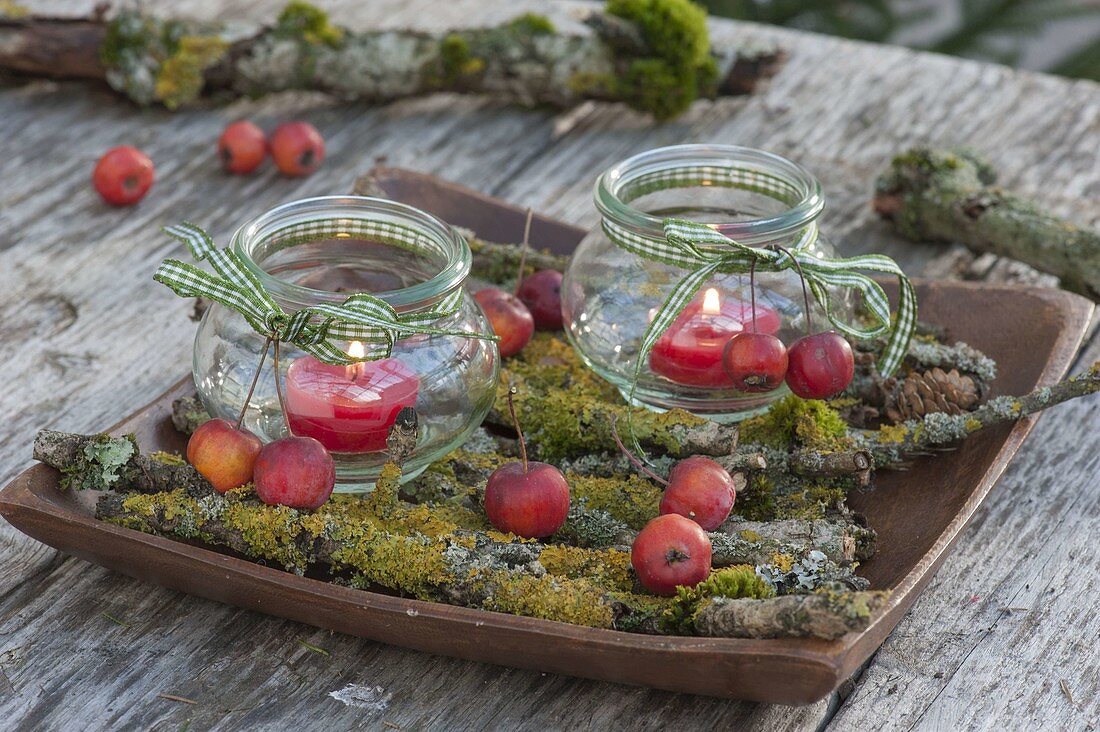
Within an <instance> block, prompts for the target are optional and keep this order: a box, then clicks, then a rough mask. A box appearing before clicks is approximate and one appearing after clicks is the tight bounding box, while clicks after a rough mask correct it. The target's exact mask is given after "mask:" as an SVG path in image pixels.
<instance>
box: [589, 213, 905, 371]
mask: <svg viewBox="0 0 1100 732" xmlns="http://www.w3.org/2000/svg"><path fill="white" fill-rule="evenodd" d="M603 226H604V231H605V232H606V233H607V235H608V237H609V238H610V239H611V240H612V241H613V242H615V243H616V244H617V245H618V246H620V247H621V248H623V249H626V250H627V251H629V252H633V253H634V254H637V255H638V256H640V257H644V258H646V259H650V260H653V261H656V262H663V263H664V264H669V265H672V266H674V267H679V268H680V269H685V270H688V273H687V274H686V275H684V277H683V278H681V279H680V281H679V282H677V283H676V285H675V286H674V287H673V288H672V292H670V293H669V295H668V297H667V298H666V299H665V301H664V303H663V304H662V305H661V306H660V307H659V308H657V311H656V313H655V314H654V317H653V321H652V322H651V323H650V325H649V328H648V329H647V330H646V332H645V335H644V336H643V338H642V345H641V349H640V351H639V352H638V362H637V364H636V367H635V371H634V382H635V384H636V383H637V381H638V377H639V375H640V374H641V369H642V365H643V364H644V363H645V359H646V356H648V355H649V352H650V351H651V350H652V348H653V346H654V344H656V342H657V339H658V338H660V337H661V334H663V333H664V332H665V331H666V330H667V329H668V327H669V326H670V325H672V322H673V321H674V320H675V319H676V316H678V315H679V314H680V313H681V312H682V311H683V309H684V308H685V307H686V306H687V304H688V303H689V302H691V300H692V299H693V298H694V297H695V294H696V293H697V292H698V291H699V289H700V288H701V287H702V286H703V284H704V283H705V282H706V281H707V280H708V279H710V277H711V276H712V275H714V274H715V273H719V272H721V273H744V272H748V271H749V269H750V267H751V265H752V264H753V262H755V263H756V269H757V270H758V271H761V270H762V271H768V272H779V271H782V270H786V269H794V268H795V263H796V262H797V263H798V265H800V266H801V268H802V272H803V274H804V276H805V278H806V283H807V284H808V285H809V287H810V291H811V292H812V293H813V294H814V298H815V299H816V300H817V301H818V303H820V304H821V307H822V309H823V310H824V311H825V314H826V315H827V316H828V318H829V322H831V323H832V324H833V326H835V327H836V329H837V330H838V331H840V332H841V333H844V334H846V335H849V336H852V337H853V338H858V339H866V338H874V337H877V336H881V335H884V334H886V333H889V338H888V339H887V342H886V348H885V349H884V350H883V353H882V356H881V358H880V360H879V370H880V371H881V373H882V374H883V375H885V376H889V375H890V374H892V373H893V372H894V371H895V370H896V369H897V368H898V366H899V365H900V364H901V361H902V359H903V358H904V357H905V353H906V351H907V349H908V346H909V339H910V338H911V337H912V335H913V328H914V327H915V325H916V320H917V297H916V293H915V292H914V291H913V286H912V284H911V283H910V282H909V279H908V278H907V277H906V276H905V273H904V272H902V271H901V268H900V267H898V265H897V264H896V263H895V262H894V260H892V259H890V258H889V257H886V256H883V255H881V254H866V255H861V256H858V257H848V258H846V259H824V258H822V257H819V256H817V255H816V254H814V253H813V252H812V251H810V247H811V246H812V245H813V243H814V241H816V239H817V229H816V227H814V226H812V225H811V226H810V227H809V228H807V229H806V230H804V231H803V233H802V236H801V238H800V239H799V240H798V241H797V242H796V243H795V244H794V245H792V246H791V247H789V248H787V250H786V251H782V250H780V249H778V248H768V247H763V248H756V247H750V246H746V245H744V244H739V243H738V242H736V241H734V240H732V239H730V238H729V237H726V236H724V235H722V234H721V233H719V232H718V231H716V230H715V229H714V228H712V227H711V226H707V225H705V224H700V223H698V222H694V221H685V220H682V219H665V222H664V233H665V238H664V239H663V240H661V239H657V238H654V237H643V236H639V235H637V234H634V233H632V232H630V231H628V230H626V229H624V228H623V227H621V226H618V225H616V224H614V223H612V222H610V221H608V220H606V219H605V220H604V224H603ZM788 252H789V254H788ZM864 272H873V273H881V274H890V275H894V276H896V277H897V278H898V284H899V286H900V293H901V297H900V300H899V304H898V309H897V315H896V317H894V319H893V324H892V327H891V318H890V300H889V299H888V298H887V297H886V293H885V292H883V290H882V287H881V286H880V285H879V284H878V283H877V282H875V281H874V280H873V279H871V277H869V276H868V275H866V274H864ZM833 287H842V288H848V289H853V290H856V291H857V292H859V294H860V295H861V296H862V297H863V305H864V307H865V308H866V310H867V312H868V314H869V316H870V318H871V321H872V324H871V325H870V326H868V327H860V326H858V325H852V324H849V323H845V322H844V321H842V320H840V319H839V318H837V316H836V315H835V314H834V313H833V309H832V303H831V302H830V295H829V290H830V288H833ZM807 317H809V315H808V314H807Z"/></svg>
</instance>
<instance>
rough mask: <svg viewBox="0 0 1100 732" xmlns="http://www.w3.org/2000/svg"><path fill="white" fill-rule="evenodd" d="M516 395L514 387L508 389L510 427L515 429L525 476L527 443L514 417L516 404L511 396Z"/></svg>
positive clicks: (516, 418) (517, 419) (517, 418)
mask: <svg viewBox="0 0 1100 732" xmlns="http://www.w3.org/2000/svg"><path fill="white" fill-rule="evenodd" d="M515 393H516V387H514V386H511V387H509V388H508V413H509V414H511V415H512V426H513V427H515V428H516V435H518V436H519V458H520V460H522V461H523V472H524V474H525V475H526V474H527V441H526V440H524V439H523V430H521V429H520V428H519V417H517V416H516V404H515V402H514V401H513V399H512V396H513V395H515Z"/></svg>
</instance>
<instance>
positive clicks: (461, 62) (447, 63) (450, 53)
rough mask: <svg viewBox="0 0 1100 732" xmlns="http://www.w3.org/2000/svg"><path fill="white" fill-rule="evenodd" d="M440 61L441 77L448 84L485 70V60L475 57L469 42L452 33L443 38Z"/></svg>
mask: <svg viewBox="0 0 1100 732" xmlns="http://www.w3.org/2000/svg"><path fill="white" fill-rule="evenodd" d="M439 60H440V64H441V66H442V68H441V70H440V75H441V77H442V80H443V82H444V83H446V84H452V83H454V81H455V80H456V79H458V78H460V77H463V76H471V75H473V74H478V73H481V71H483V70H484V69H485V60H484V59H481V58H478V57H477V56H475V55H473V53H471V51H470V44H469V42H468V41H467V40H466V39H465V38H464V37H463V36H461V35H459V34H458V33H451V34H449V35H447V36H445V37H444V38H443V41H442V43H441V45H440V48H439Z"/></svg>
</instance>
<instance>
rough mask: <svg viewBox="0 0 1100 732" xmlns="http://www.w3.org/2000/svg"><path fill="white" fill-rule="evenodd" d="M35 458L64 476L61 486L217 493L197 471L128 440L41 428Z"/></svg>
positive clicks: (36, 443)
mask: <svg viewBox="0 0 1100 732" xmlns="http://www.w3.org/2000/svg"><path fill="white" fill-rule="evenodd" d="M33 455H34V459H35V460H38V461H40V462H43V463H45V464H46V465H49V466H50V467H53V468H57V469H58V470H60V471H61V473H62V479H61V486H62V488H72V489H78V490H83V489H87V490H108V489H111V488H115V487H118V486H125V488H126V489H127V490H134V491H141V492H143V493H158V492H160V491H167V490H173V489H176V488H182V489H184V490H186V491H187V492H188V493H189V494H190V495H193V496H197V497H201V496H205V495H208V494H210V493H212V492H213V491H214V489H213V488H212V487H211V485H210V483H209V482H207V480H206V479H205V478H203V477H202V476H201V475H199V473H198V471H196V470H195V469H194V468H193V467H191V466H190V465H188V464H187V463H186V462H184V461H183V460H182V459H181V458H179V457H178V456H174V455H167V454H159V453H154V454H153V455H142V454H141V453H139V452H138V449H137V445H136V444H135V443H134V440H133V438H130V437H110V436H109V435H77V434H71V433H68V432H55V431H53V430H40V431H39V432H38V434H37V435H35V438H34V453H33Z"/></svg>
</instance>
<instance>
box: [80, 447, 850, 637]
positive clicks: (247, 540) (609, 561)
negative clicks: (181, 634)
mask: <svg viewBox="0 0 1100 732" xmlns="http://www.w3.org/2000/svg"><path fill="white" fill-rule="evenodd" d="M399 477H400V471H399V470H398V469H397V468H396V466H394V465H392V464H391V465H389V466H387V468H386V470H385V471H384V472H383V477H382V478H381V479H380V481H379V485H378V487H377V488H376V491H375V493H374V494H372V496H370V497H368V498H366V499H355V498H351V497H336V498H334V499H333V500H332V501H330V502H329V503H328V504H326V505H325V506H323V507H322V508H321V509H318V510H317V511H314V512H301V511H296V510H294V509H290V508H286V507H282V506H265V505H263V504H260V503H259V502H257V501H256V500H255V499H254V498H253V497H252V496H251V495H249V493H248V491H247V490H241V491H231V492H230V493H228V494H225V495H221V494H217V493H211V494H209V495H207V496H204V497H202V498H199V499H196V498H195V497H193V496H190V495H188V494H187V492H186V491H182V490H177V491H171V492H165V493H156V494H129V495H127V494H117V493H108V494H105V495H104V496H102V497H101V498H100V500H99V502H98V504H97V508H96V515H97V517H98V518H100V519H102V520H106V521H110V522H112V523H116V524H119V525H121V526H125V527H127V528H131V529H136V530H139V531H146V532H151V533H157V534H162V535H167V536H172V537H176V538H181V539H185V540H191V541H201V542H205V543H209V544H213V545H216V546H219V547H223V548H227V549H230V550H233V551H235V552H238V553H241V554H244V555H246V556H249V557H252V558H255V559H264V560H266V561H270V562H274V563H277V564H279V565H281V566H283V567H285V568H287V569H288V570H290V571H294V572H297V573H304V572H306V571H307V570H309V569H311V568H319V569H323V570H325V571H326V572H329V573H331V574H333V575H334V576H335V577H336V578H337V579H339V580H341V581H344V582H347V583H348V584H350V585H351V586H353V587H359V588H372V587H375V586H378V585H381V586H383V587H386V588H389V589H390V590H395V591H400V592H403V593H407V594H410V595H413V596H415V597H418V598H421V599H426V600H433V601H437V602H446V603H450V604H456V605H464V606H468V607H476V608H483V609H488V610H497V611H501V612H509V613H513V614H519V615H527V616H530V617H538V618H544V619H547V620H557V621H561V622H568V623H575V624H581V625H589V626H593V627H601V628H623V629H632V630H648V631H656V630H657V625H658V618H659V615H660V613H661V612H662V611H663V610H664V608H665V607H666V606H667V603H665V602H664V601H662V600H660V599H659V598H653V597H650V596H647V595H642V594H637V593H635V592H633V586H634V580H633V575H632V572H631V570H630V568H629V554H627V553H626V552H622V551H617V550H587V549H577V548H574V547H563V546H556V545H547V544H539V543H536V542H530V541H523V540H517V539H515V538H514V537H511V536H509V535H502V534H497V533H495V532H492V531H487V530H479V529H476V528H466V527H464V524H466V525H469V524H470V523H476V522H477V521H478V520H479V517H476V516H474V515H469V514H467V515H463V514H462V513H461V512H455V511H454V510H450V509H432V508H429V507H425V506H405V505H402V504H400V503H394V502H393V499H394V496H395V494H396V490H397V481H398V479H399ZM785 569H786V567H770V566H769V567H767V568H766V570H767V572H768V573H769V576H770V574H772V573H775V572H783V571H784V570H785ZM838 573H839V574H840V575H841V576H842V577H846V578H848V579H849V580H850V581H851V582H853V583H854V584H856V585H857V586H861V585H860V582H861V580H859V579H858V578H855V577H854V576H852V575H851V573H850V570H843V569H841V570H839V572H838V571H837V570H831V575H830V576H832V577H835V576H836V575H837V574H838ZM821 576H822V577H824V576H825V575H821ZM795 632H802V631H800V630H799V629H795Z"/></svg>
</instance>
